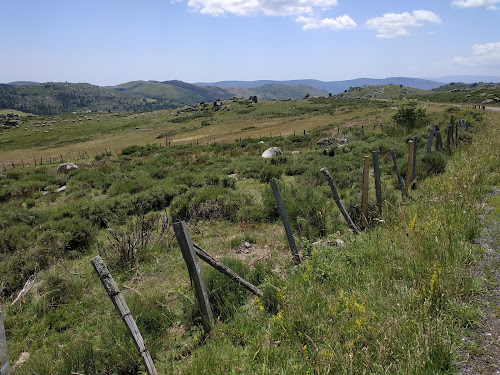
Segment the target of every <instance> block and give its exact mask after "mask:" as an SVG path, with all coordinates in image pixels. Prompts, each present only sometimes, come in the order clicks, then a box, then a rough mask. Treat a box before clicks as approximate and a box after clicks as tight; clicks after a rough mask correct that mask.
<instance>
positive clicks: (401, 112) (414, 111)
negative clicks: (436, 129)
mask: <svg viewBox="0 0 500 375" xmlns="http://www.w3.org/2000/svg"><path fill="white" fill-rule="evenodd" d="M392 119H393V120H394V122H395V123H396V125H398V126H402V127H404V128H406V129H407V130H411V129H415V128H418V127H421V126H424V125H427V122H428V120H427V114H426V111H425V108H418V104H417V103H416V102H405V103H403V104H400V105H399V106H398V109H397V111H396V113H395V114H394V115H393V116H392Z"/></svg>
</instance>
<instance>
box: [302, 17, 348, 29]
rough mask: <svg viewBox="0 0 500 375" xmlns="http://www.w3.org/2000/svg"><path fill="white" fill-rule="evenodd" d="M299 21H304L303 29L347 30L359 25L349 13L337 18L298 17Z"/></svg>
mask: <svg viewBox="0 0 500 375" xmlns="http://www.w3.org/2000/svg"><path fill="white" fill-rule="evenodd" d="M295 21H296V22H297V23H302V24H304V26H302V30H316V29H329V30H335V31H339V30H346V29H354V28H355V27H356V26H357V25H356V22H354V20H353V19H352V18H351V17H349V16H348V15H347V14H344V15H343V16H339V17H337V18H323V19H319V18H315V17H304V16H300V17H297V19H296V20H295Z"/></svg>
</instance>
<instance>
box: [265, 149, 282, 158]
mask: <svg viewBox="0 0 500 375" xmlns="http://www.w3.org/2000/svg"><path fill="white" fill-rule="evenodd" d="M281 155H283V152H282V151H281V149H280V148H279V147H271V148H268V149H267V150H266V151H264V152H263V153H262V157H263V158H264V159H271V158H273V157H275V156H281Z"/></svg>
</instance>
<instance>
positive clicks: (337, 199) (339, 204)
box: [319, 168, 359, 234]
mask: <svg viewBox="0 0 500 375" xmlns="http://www.w3.org/2000/svg"><path fill="white" fill-rule="evenodd" d="M319 171H320V172H321V173H323V175H324V176H325V177H326V179H327V181H328V185H330V189H331V190H332V195H333V200H334V201H335V203H336V204H337V207H338V208H339V210H340V213H341V214H342V216H343V217H344V220H345V221H346V223H347V225H348V226H349V228H351V230H352V231H353V232H354V233H355V234H359V230H358V228H357V227H356V224H354V221H352V219H351V217H350V216H349V214H348V213H347V210H346V209H345V207H344V205H343V204H342V201H341V200H340V196H339V192H338V190H337V186H335V182H333V178H332V176H331V175H330V173H329V172H328V170H327V169H326V168H321V169H320V170H319Z"/></svg>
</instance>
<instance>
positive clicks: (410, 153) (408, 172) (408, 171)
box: [405, 141, 413, 195]
mask: <svg viewBox="0 0 500 375" xmlns="http://www.w3.org/2000/svg"><path fill="white" fill-rule="evenodd" d="M408 145H409V149H408V168H407V169H406V180H405V194H406V195H408V189H409V187H410V182H411V168H412V165H413V141H409V142H408Z"/></svg>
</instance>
